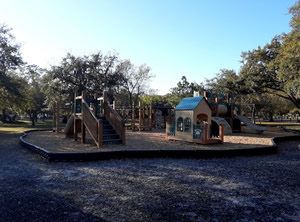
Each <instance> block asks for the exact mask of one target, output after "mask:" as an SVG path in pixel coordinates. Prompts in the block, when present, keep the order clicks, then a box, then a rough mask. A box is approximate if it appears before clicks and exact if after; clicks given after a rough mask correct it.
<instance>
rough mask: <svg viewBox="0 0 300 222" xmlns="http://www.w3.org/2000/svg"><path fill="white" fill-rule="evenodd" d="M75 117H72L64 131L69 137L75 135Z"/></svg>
mask: <svg viewBox="0 0 300 222" xmlns="http://www.w3.org/2000/svg"><path fill="white" fill-rule="evenodd" d="M73 131H74V115H71V116H70V118H69V120H68V122H67V124H66V126H65V129H64V133H65V134H66V135H67V136H70V135H73V134H74V132H73Z"/></svg>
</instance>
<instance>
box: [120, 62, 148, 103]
mask: <svg viewBox="0 0 300 222" xmlns="http://www.w3.org/2000/svg"><path fill="white" fill-rule="evenodd" d="M117 70H118V71H119V72H120V73H121V77H122V80H121V85H120V86H119V89H120V90H119V94H121V93H125V94H127V96H128V102H129V105H130V107H132V106H133V104H135V105H136V104H137V102H138V99H139V97H140V96H141V95H143V94H144V93H145V92H146V90H147V87H148V84H149V81H150V79H151V78H153V75H152V74H151V73H150V71H151V69H150V67H149V66H147V65H145V64H143V65H141V66H139V67H135V65H134V64H132V63H131V62H130V60H125V61H122V62H121V63H120V64H119V65H118V66H117Z"/></svg>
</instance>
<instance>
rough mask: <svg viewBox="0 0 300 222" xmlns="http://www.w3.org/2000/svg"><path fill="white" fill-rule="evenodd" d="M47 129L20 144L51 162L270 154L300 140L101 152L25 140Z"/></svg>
mask: <svg viewBox="0 0 300 222" xmlns="http://www.w3.org/2000/svg"><path fill="white" fill-rule="evenodd" d="M34 131H45V130H30V131H26V132H25V133H24V134H23V135H22V136H21V137H20V144H21V145H22V146H23V147H25V148H27V149H29V150H31V151H33V152H35V153H37V154H38V155H40V156H42V157H43V158H45V159H47V160H48V161H49V162H63V161H65V162H89V161H97V160H110V159H124V158H127V159H128V158H135V159H138V158H217V157H234V156H256V155H268V154H275V153H277V152H278V149H277V144H276V143H277V142H281V141H289V140H300V136H285V137H273V138H271V141H272V145H270V146H265V147H255V148H249V149H234V150H170V149H168V150H164V149H162V150H123V151H100V152H72V153H71V152H63V153H62V152H61V153H57V152H49V151H48V150H46V149H44V148H42V147H39V146H37V145H35V144H32V143H29V142H27V141H25V139H24V138H25V137H26V136H27V134H28V133H29V132H34Z"/></svg>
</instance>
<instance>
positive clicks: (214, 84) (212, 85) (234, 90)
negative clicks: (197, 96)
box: [205, 69, 240, 95]
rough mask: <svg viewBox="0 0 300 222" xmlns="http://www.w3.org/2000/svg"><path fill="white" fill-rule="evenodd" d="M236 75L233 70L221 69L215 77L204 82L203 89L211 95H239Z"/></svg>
mask: <svg viewBox="0 0 300 222" xmlns="http://www.w3.org/2000/svg"><path fill="white" fill-rule="evenodd" d="M238 79H239V77H238V75H237V74H236V72H235V71H234V70H229V69H221V70H220V72H219V73H217V75H216V77H214V78H212V79H210V80H206V84H205V87H206V89H207V90H208V91H210V92H211V93H213V94H218V93H223V94H227V93H228V94H234V95H239V94H240V86H239V84H238Z"/></svg>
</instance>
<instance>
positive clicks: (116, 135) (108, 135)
mask: <svg viewBox="0 0 300 222" xmlns="http://www.w3.org/2000/svg"><path fill="white" fill-rule="evenodd" d="M102 138H103V140H111V139H112V140H114V139H120V136H119V135H118V134H103V135H102Z"/></svg>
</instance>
